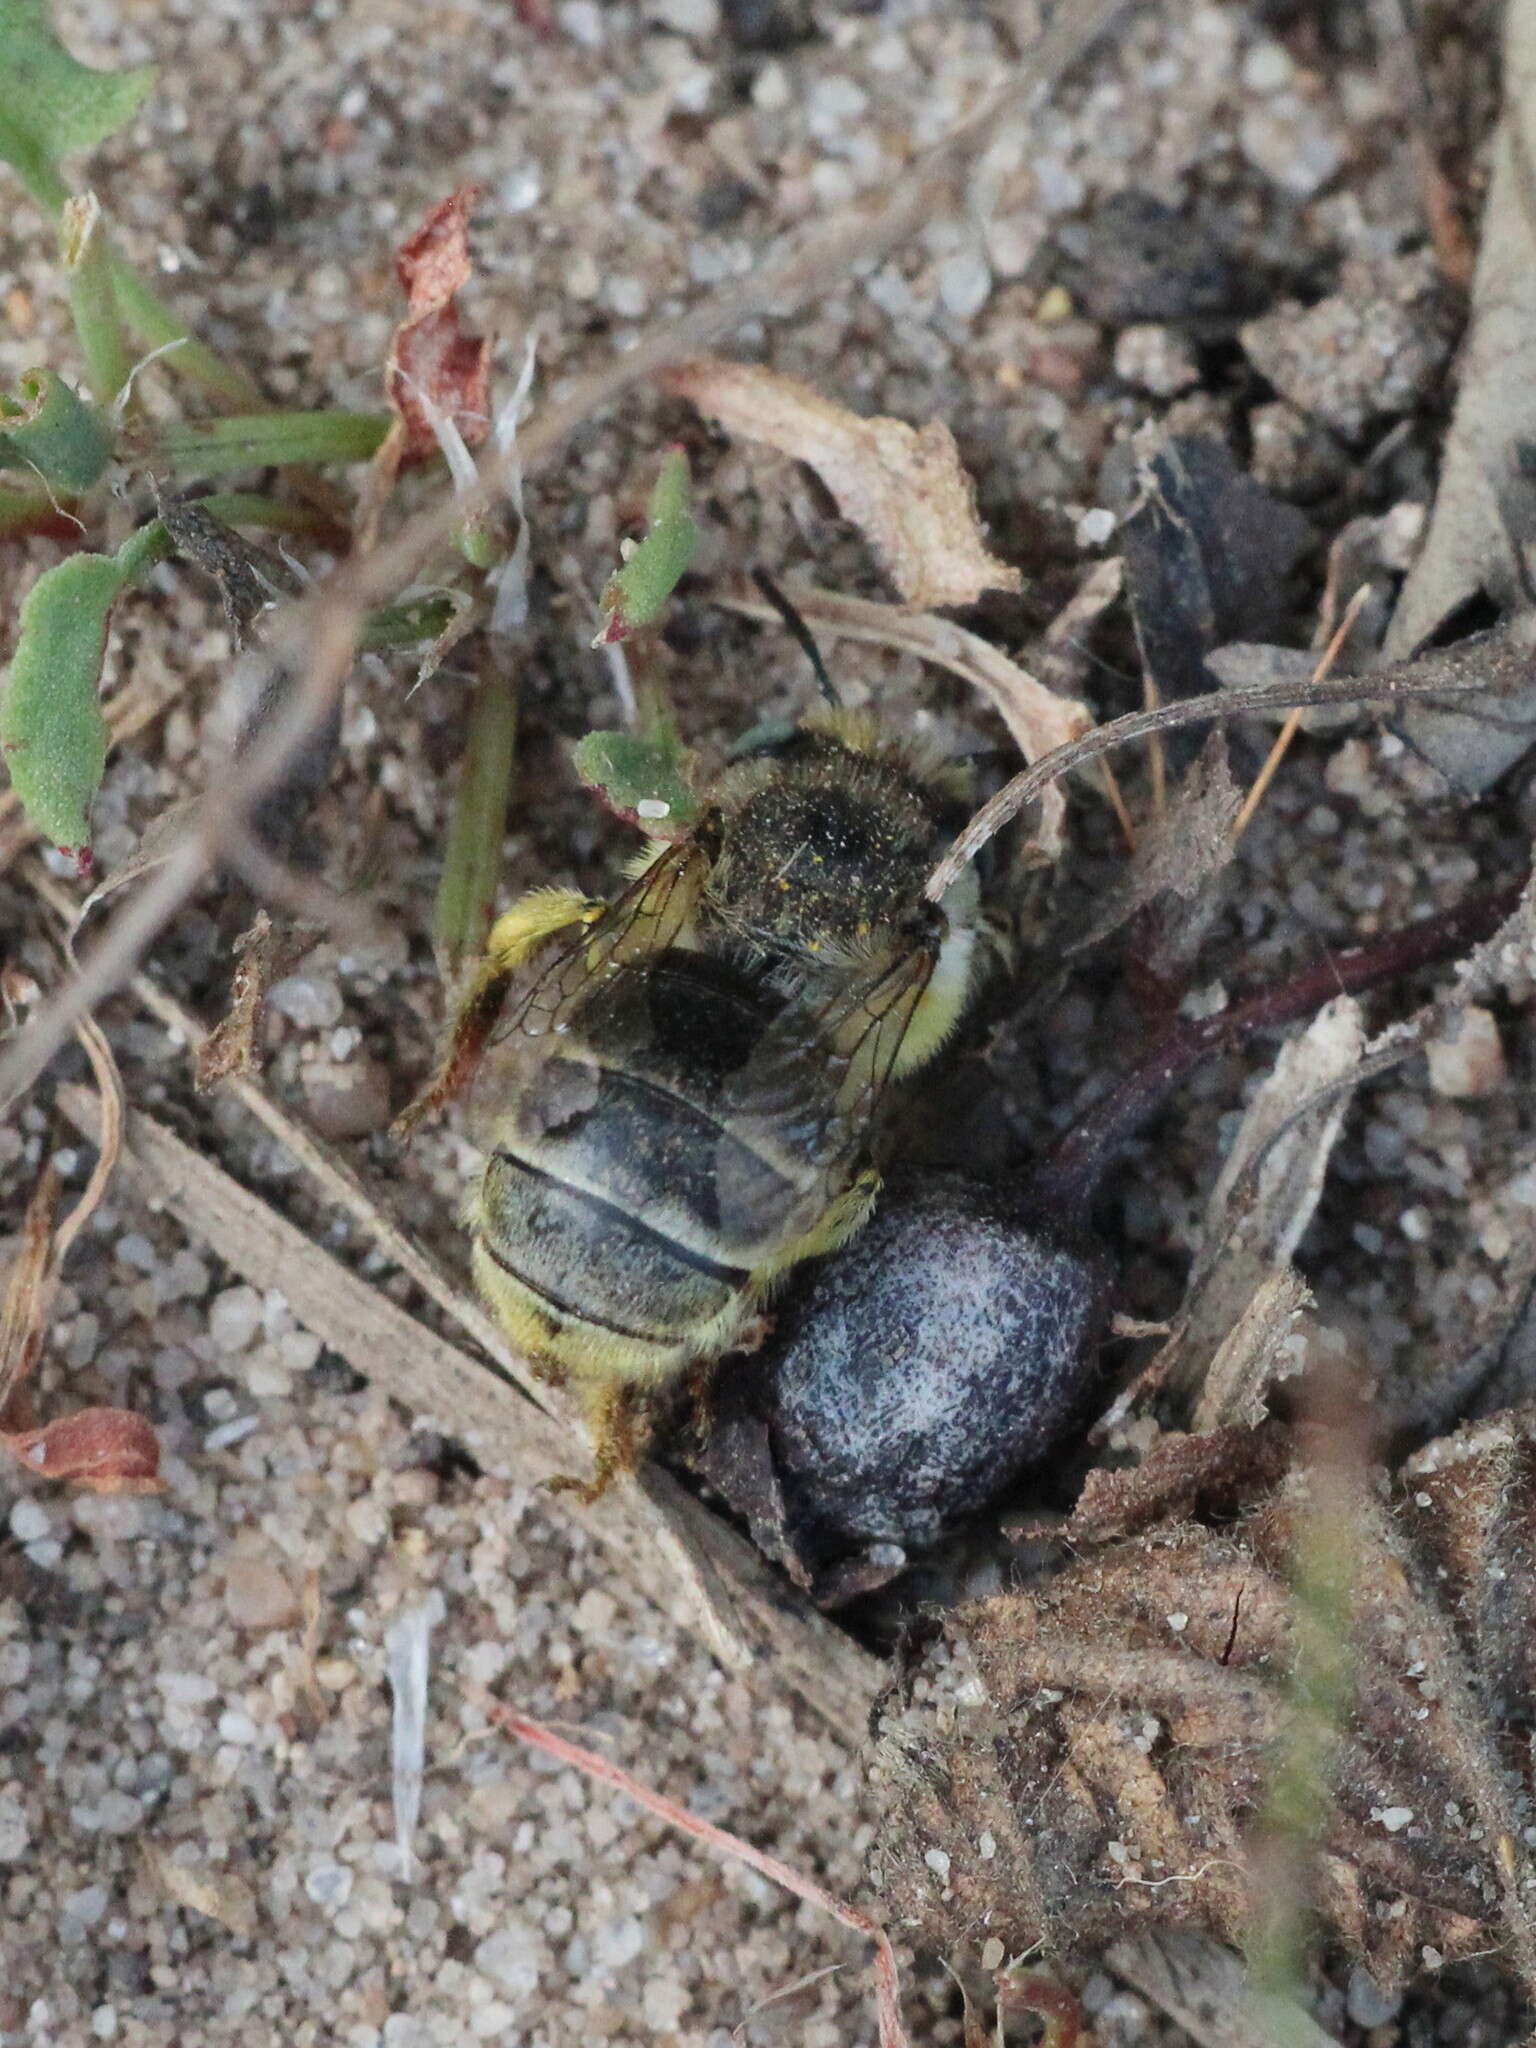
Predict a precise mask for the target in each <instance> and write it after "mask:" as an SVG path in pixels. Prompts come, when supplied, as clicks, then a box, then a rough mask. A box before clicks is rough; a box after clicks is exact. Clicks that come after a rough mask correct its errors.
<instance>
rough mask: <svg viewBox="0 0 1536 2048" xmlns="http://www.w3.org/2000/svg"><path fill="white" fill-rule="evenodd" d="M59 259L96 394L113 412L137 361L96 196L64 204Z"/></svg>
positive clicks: (77, 334) (60, 224)
mask: <svg viewBox="0 0 1536 2048" xmlns="http://www.w3.org/2000/svg"><path fill="white" fill-rule="evenodd" d="M59 254H60V256H61V257H62V258H63V261H64V274H65V277H66V278H67V279H68V281H69V310H70V312H71V314H72V315H73V316H74V322H75V337H76V339H77V340H78V341H79V343H80V352H81V354H82V355H83V356H84V357H85V367H86V370H87V373H88V375H89V378H90V385H91V392H92V394H93V396H94V397H95V399H96V401H97V403H98V404H99V405H106V406H109V405H111V403H112V401H113V400H114V399H115V398H116V397H117V395H118V393H119V392H120V391H122V390H123V388H124V386H125V385H126V384H127V382H128V379H129V376H130V375H131V373H132V370H133V357H132V355H131V353H130V351H129V348H128V337H127V336H126V334H125V333H124V332H123V316H122V309H121V307H120V306H119V305H118V303H117V291H116V289H115V287H114V285H113V283H112V250H111V247H110V246H109V244H108V242H107V235H106V229H105V228H104V226H103V225H102V218H101V202H100V200H98V199H97V197H96V194H95V193H94V192H85V193H82V194H81V195H80V197H79V198H77V199H68V200H66V201H65V202H64V213H63V217H62V219H61V221H60V223H59Z"/></svg>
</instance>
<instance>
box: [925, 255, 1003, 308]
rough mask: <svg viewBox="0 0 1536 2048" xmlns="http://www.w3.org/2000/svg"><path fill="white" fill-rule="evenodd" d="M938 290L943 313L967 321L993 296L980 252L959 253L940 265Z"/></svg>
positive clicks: (987, 271) (988, 272) (983, 258)
mask: <svg viewBox="0 0 1536 2048" xmlns="http://www.w3.org/2000/svg"><path fill="white" fill-rule="evenodd" d="M938 286H939V297H940V298H941V299H942V300H943V302H944V307H945V310H946V312H949V313H952V314H953V315H954V316H955V318H956V319H957V320H970V319H973V318H974V317H975V316H976V314H978V313H979V312H980V311H981V309H982V307H983V306H984V305H985V304H986V303H987V300H988V299H989V298H990V297H991V296H992V272H991V270H990V269H989V268H988V265H987V260H986V258H985V257H984V256H983V255H982V253H981V251H980V250H979V249H960V250H957V251H956V253H955V254H954V255H953V256H946V257H945V258H944V261H943V262H942V263H941V264H940V265H939V270H938Z"/></svg>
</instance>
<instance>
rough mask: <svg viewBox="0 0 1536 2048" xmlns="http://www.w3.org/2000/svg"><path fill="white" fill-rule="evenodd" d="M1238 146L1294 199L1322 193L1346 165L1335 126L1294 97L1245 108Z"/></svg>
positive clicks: (1284, 96)
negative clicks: (1331, 179)
mask: <svg viewBox="0 0 1536 2048" xmlns="http://www.w3.org/2000/svg"><path fill="white" fill-rule="evenodd" d="M1238 142H1239V146H1240V147H1241V149H1242V152H1243V155H1244V156H1245V157H1247V159H1248V161H1249V163H1251V164H1252V165H1253V167H1254V169H1255V170H1258V171H1262V172H1263V174H1264V176H1265V177H1266V178H1268V179H1270V180H1271V182H1272V183H1274V184H1276V185H1278V186H1279V187H1280V189H1281V191H1282V192H1289V193H1290V194H1291V195H1292V197H1293V198H1296V199H1310V198H1311V197H1312V195H1313V194H1314V193H1315V192H1319V191H1321V189H1322V188H1323V186H1324V185H1326V184H1327V183H1328V180H1329V179H1330V178H1331V177H1333V176H1334V175H1335V174H1336V173H1337V172H1338V171H1339V170H1340V168H1341V167H1342V165H1343V162H1344V145H1343V142H1342V141H1341V139H1340V137H1339V134H1338V132H1337V131H1336V130H1335V128H1334V127H1333V125H1332V124H1331V123H1330V122H1328V121H1327V120H1325V119H1324V117H1323V115H1322V114H1321V113H1320V112H1319V110H1318V109H1317V108H1316V107H1315V106H1313V104H1312V103H1311V101H1309V100H1304V99H1302V98H1301V96H1300V95H1299V94H1297V93H1293V92H1287V93H1282V94H1278V95H1277V96H1276V97H1275V98H1273V99H1269V100H1263V101H1260V102H1259V103H1258V104H1257V105H1251V106H1249V107H1248V109H1247V110H1246V112H1245V113H1244V115H1243V118H1242V121H1241V123H1240V124H1239V127H1238Z"/></svg>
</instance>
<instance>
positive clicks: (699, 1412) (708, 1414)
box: [686, 1358, 717, 1444]
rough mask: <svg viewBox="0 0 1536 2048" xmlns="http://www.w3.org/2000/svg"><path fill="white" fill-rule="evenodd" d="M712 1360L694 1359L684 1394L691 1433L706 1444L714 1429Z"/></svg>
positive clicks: (713, 1361)
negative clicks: (691, 1428) (685, 1393)
mask: <svg viewBox="0 0 1536 2048" xmlns="http://www.w3.org/2000/svg"><path fill="white" fill-rule="evenodd" d="M716 1363H717V1361H716V1360H715V1359H713V1358H696V1359H694V1361H693V1363H692V1364H691V1365H690V1366H689V1367H688V1376H687V1381H686V1392H687V1399H688V1409H689V1414H690V1417H691V1419H692V1422H693V1432H694V1435H695V1436H696V1437H697V1438H698V1441H699V1442H700V1444H707V1443H708V1442H709V1439H710V1437H711V1436H712V1435H713V1434H714V1428H715V1366H716Z"/></svg>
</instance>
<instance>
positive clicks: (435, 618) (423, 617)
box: [357, 593, 458, 654]
mask: <svg viewBox="0 0 1536 2048" xmlns="http://www.w3.org/2000/svg"><path fill="white" fill-rule="evenodd" d="M457 609H458V607H457V606H456V605H455V603H454V601H453V599H452V598H451V597H449V596H448V595H447V594H446V593H444V594H443V595H441V596H432V597H413V598H409V599H407V601H406V602H405V603H404V604H386V605H380V607H379V609H378V610H377V611H374V612H370V613H369V614H368V616H367V618H366V619H365V620H364V621H363V628H362V631H361V632H360V633H359V634H358V636H357V651H358V653H359V654H382V653H384V652H385V651H386V650H387V649H388V648H391V647H415V646H417V645H418V644H419V643H420V642H421V641H423V640H436V639H437V638H438V637H439V636H440V635H441V634H443V633H445V632H447V630H448V627H449V626H450V625H451V624H452V622H453V618H454V615H455V613H456V611H457Z"/></svg>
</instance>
